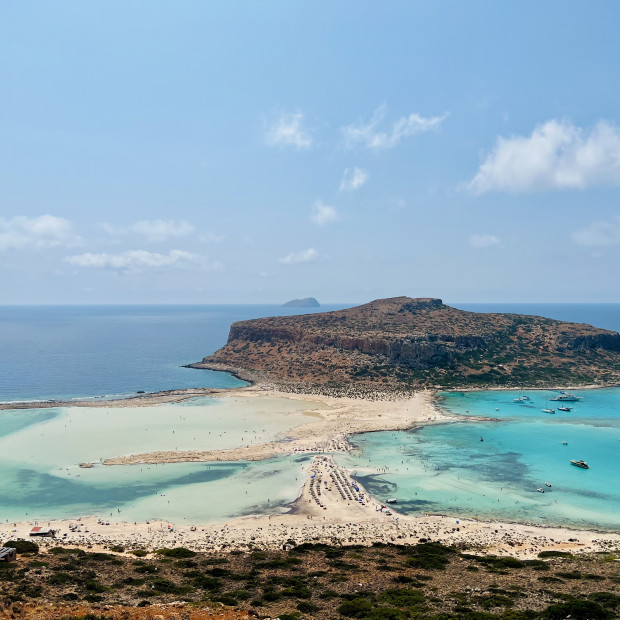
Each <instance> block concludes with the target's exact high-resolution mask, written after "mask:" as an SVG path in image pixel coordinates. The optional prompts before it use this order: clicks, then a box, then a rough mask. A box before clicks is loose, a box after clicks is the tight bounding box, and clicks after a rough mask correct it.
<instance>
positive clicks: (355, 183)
mask: <svg viewBox="0 0 620 620" xmlns="http://www.w3.org/2000/svg"><path fill="white" fill-rule="evenodd" d="M366 181H368V173H367V172H366V171H365V170H362V168H353V169H349V168H347V169H346V170H345V171H344V174H343V175H342V181H340V191H341V192H354V191H355V190H356V189H359V188H360V187H362V185H364V183H366Z"/></svg>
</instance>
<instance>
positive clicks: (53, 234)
mask: <svg viewBox="0 0 620 620" xmlns="http://www.w3.org/2000/svg"><path fill="white" fill-rule="evenodd" d="M77 243H79V237H77V236H75V235H74V233H73V226H72V224H71V222H70V221H69V220H66V219H64V218H62V217H54V216H53V215H40V216H39V217H26V216H23V215H18V216H16V217H13V218H11V219H5V218H0V250H22V249H37V250H39V249H43V248H51V247H57V246H61V245H62V246H71V245H76V244H77Z"/></svg>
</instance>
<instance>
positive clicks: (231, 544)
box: [0, 381, 620, 558]
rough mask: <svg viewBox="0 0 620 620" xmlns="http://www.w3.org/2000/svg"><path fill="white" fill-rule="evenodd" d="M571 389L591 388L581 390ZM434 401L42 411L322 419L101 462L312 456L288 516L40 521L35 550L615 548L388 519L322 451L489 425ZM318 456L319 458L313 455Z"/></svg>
mask: <svg viewBox="0 0 620 620" xmlns="http://www.w3.org/2000/svg"><path fill="white" fill-rule="evenodd" d="M597 387H600V386H597ZM500 389H504V388H500ZM526 389H527V390H528V391H529V390H530V389H529V388H515V390H520V391H524V390H526ZM532 389H537V388H532ZM548 389H551V388H548ZM557 389H562V388H557ZM565 389H575V388H565ZM579 389H592V388H584V387H581V388H579ZM445 391H464V390H445ZM471 391H485V390H471ZM437 394H438V393H437V391H435V390H434V391H423V392H417V393H415V394H414V395H413V396H410V397H408V398H405V397H401V398H399V399H383V398H376V399H373V400H371V399H365V398H354V397H344V396H327V395H317V394H310V395H308V394H300V393H289V392H283V391H280V390H277V389H276V388H275V387H274V386H270V385H265V384H263V383H262V382H258V381H257V382H254V383H253V384H252V385H249V386H244V387H240V388H229V389H216V388H199V389H187V390H168V391H165V392H159V393H155V394H141V395H136V397H135V398H127V399H118V400H116V401H97V402H91V401H81V403H80V404H76V402H75V401H70V402H66V403H62V404H61V403H58V402H54V403H50V404H49V405H47V406H49V407H58V406H87V407H96V406H99V407H110V406H115V407H134V406H150V405H156V404H162V403H171V402H181V401H183V400H187V399H190V398H195V397H204V396H210V397H240V396H241V397H245V398H259V399H260V398H261V397H280V398H289V399H291V400H304V401H313V402H314V403H319V404H320V405H321V407H318V408H317V409H316V410H314V409H313V414H317V415H318V416H320V419H318V420H316V419H314V420H310V421H309V422H308V423H306V424H302V425H301V426H297V427H294V428H292V429H289V430H288V431H286V433H285V434H286V437H285V438H284V437H283V438H279V439H278V440H275V441H272V442H269V443H266V444H261V445H258V446H248V447H240V448H234V449H231V450H211V451H203V452H198V453H197V452H195V451H191V452H187V453H183V452H153V453H143V454H138V455H128V456H121V457H116V458H113V459H108V460H106V461H105V464H106V465H112V464H117V465H118V464H137V463H173V462H188V461H191V462H202V461H209V460H210V461H218V460H219V461H227V460H231V461H232V460H240V459H244V460H261V459H268V458H273V457H277V456H284V455H288V454H295V453H296V454H300V453H301V454H303V453H313V454H315V456H314V459H313V462H312V464H311V465H310V466H309V470H310V471H309V472H308V475H307V477H306V479H305V481H304V483H303V485H302V487H301V490H300V493H299V495H298V497H297V498H296V499H295V500H294V501H293V502H292V503H291V504H289V505H288V512H286V513H283V514H271V515H269V514H262V515H250V516H244V517H237V518H233V519H230V520H227V521H224V522H221V523H217V524H198V523H196V524H195V528H194V530H193V531H192V530H191V529H190V526H189V525H179V524H178V523H177V524H173V523H172V522H167V521H159V520H153V521H150V522H148V521H147V522H137V523H136V522H134V523H128V522H119V523H116V522H112V523H110V524H107V525H106V523H108V522H107V521H103V520H100V519H98V517H96V516H87V517H84V516H83V517H79V518H78V517H75V518H72V519H59V520H50V521H47V520H39V523H41V524H47V523H49V524H50V527H52V528H54V529H60V532H59V533H60V536H61V538H60V539H59V538H56V539H44V540H42V541H41V542H42V545H43V546H44V547H52V546H56V545H58V544H59V543H61V544H67V545H76V546H79V547H82V548H96V549H99V548H101V549H107V548H108V547H109V546H111V545H112V546H113V545H120V546H124V547H125V548H127V549H131V548H134V549H135V548H148V549H149V550H153V549H155V548H159V547H165V546H187V547H189V548H192V549H194V550H197V551H200V550H208V551H213V550H221V551H230V550H235V549H238V550H243V549H246V550H247V549H251V548H255V549H275V548H282V547H283V546H284V545H285V544H286V543H287V541H288V540H294V541H296V544H300V543H302V542H327V543H334V542H336V543H337V544H344V545H346V544H366V545H371V544H372V543H373V542H386V543H389V542H398V543H404V544H415V543H417V542H419V541H420V540H421V539H427V540H435V541H439V542H443V543H445V544H455V545H466V546H468V548H470V549H474V550H478V549H479V550H480V551H483V550H484V551H485V552H487V553H489V552H491V553H499V554H510V555H514V556H515V557H522V558H532V557H536V555H537V553H539V552H540V551H543V550H568V551H572V552H594V551H609V550H612V549H614V550H617V549H620V532H618V531H616V530H612V531H606V530H596V529H572V528H570V527H558V526H543V525H539V524H532V523H509V522H505V521H498V520H493V519H490V520H478V519H473V518H460V517H456V516H448V515H437V514H426V515H423V516H412V515H405V514H401V513H399V512H398V505H397V504H396V505H393V504H389V505H387V508H388V509H389V511H390V512H391V513H392V514H391V515H388V514H386V512H385V509H383V510H381V509H380V507H381V504H380V503H379V501H378V500H376V499H374V498H373V497H372V496H371V495H370V494H368V493H367V492H366V491H365V490H364V489H363V487H362V486H361V485H360V484H359V483H358V482H356V481H355V480H354V478H353V476H352V473H351V472H350V471H348V470H345V469H343V468H340V467H338V466H336V465H335V463H334V462H333V460H332V459H331V458H330V457H329V455H328V454H326V453H327V452H334V451H349V450H351V449H352V446H351V444H350V443H349V441H348V438H349V437H350V436H351V435H356V434H359V433H365V432H380V431H386V430H401V429H411V428H422V427H424V426H427V425H431V424H445V423H455V422H458V423H464V422H477V421H479V419H482V420H484V421H489V418H478V417H477V416H463V415H456V414H454V415H451V414H449V413H448V412H446V411H442V410H441V409H440V408H439V406H438V404H437ZM82 403H83V404H82ZM112 403H113V404H112ZM15 408H16V407H15V406H2V405H0V409H15ZM17 408H21V409H26V408H34V407H33V406H32V404H31V403H29V404H28V406H23V407H17ZM284 439H285V440H284ZM317 453H320V454H318V455H317ZM148 459H153V460H148ZM312 471H314V477H312V476H311V472H312ZM332 474H333V476H336V479H338V481H339V482H338V483H336V482H335V479H334V478H333V476H332ZM317 477H318V478H319V479H320V480H321V481H322V484H323V486H319V488H321V493H320V495H319V496H317V493H316V489H317V487H316V484H314V485H312V480H316V478H317ZM325 482H327V485H325ZM353 485H356V486H357V487H358V489H359V491H357V492H356V493H357V497H356V498H355V499H350V500H349V499H348V498H347V497H346V489H348V490H349V492H351V489H352V488H353ZM324 487H327V488H326V490H325V491H323V488H324ZM341 491H344V492H345V497H343V496H342V493H341ZM352 495H353V494H352ZM317 497H319V501H317ZM359 499H361V500H362V501H359ZM321 504H323V505H321ZM34 523H35V521H28V522H27V521H22V522H18V523H16V524H8V523H4V524H0V534H1V535H2V536H3V537H4V541H8V540H11V539H12V538H15V537H22V538H26V539H27V538H29V537H28V533H29V530H30V529H31V527H32V526H33V524H34ZM70 523H71V524H74V525H77V526H78V527H77V529H75V531H71V530H70V529H69V524H70Z"/></svg>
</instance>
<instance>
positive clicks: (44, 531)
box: [30, 525, 56, 538]
mask: <svg viewBox="0 0 620 620" xmlns="http://www.w3.org/2000/svg"><path fill="white" fill-rule="evenodd" d="M30 536H49V537H51V538H53V537H54V536H56V530H53V529H51V528H49V527H41V526H40V525H37V526H36V527H33V528H32V529H31V530H30Z"/></svg>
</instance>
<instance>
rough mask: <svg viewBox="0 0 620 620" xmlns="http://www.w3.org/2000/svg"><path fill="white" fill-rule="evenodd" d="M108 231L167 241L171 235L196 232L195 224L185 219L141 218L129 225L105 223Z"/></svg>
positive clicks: (105, 228)
mask: <svg viewBox="0 0 620 620" xmlns="http://www.w3.org/2000/svg"><path fill="white" fill-rule="evenodd" d="M103 228H104V230H105V231H106V232H108V233H110V234H111V235H115V236H122V235H131V234H133V235H139V236H141V237H144V238H145V239H147V241H165V240H166V239H170V238H171V237H185V236H187V235H190V234H191V233H193V232H194V230H195V229H194V226H193V225H192V224H190V223H189V222H186V221H184V220H141V221H139V222H135V223H134V224H130V225H129V226H121V227H115V226H111V225H110V224H104V225H103Z"/></svg>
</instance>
